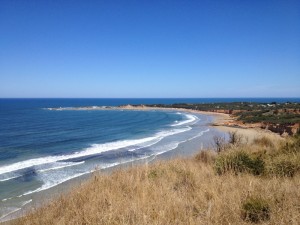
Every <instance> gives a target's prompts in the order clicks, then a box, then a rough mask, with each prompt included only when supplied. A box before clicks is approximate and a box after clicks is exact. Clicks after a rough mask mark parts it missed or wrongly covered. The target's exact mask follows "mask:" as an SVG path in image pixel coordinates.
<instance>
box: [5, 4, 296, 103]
mask: <svg viewBox="0 0 300 225" xmlns="http://www.w3.org/2000/svg"><path fill="white" fill-rule="evenodd" d="M17 97H23V98H47V97H55V98H60V97H62V98H89V97H91V98H180V97H182V98H192V97H195V98H206V97H300V1H299V0H271V1H269V0H264V1H261V0H257V1H256V0H252V1H242V0H231V1H224V0H195V1H193V0H189V1H187V0H153V1H143V0H136V1H133V0H126V1H124V0H120V1H118V0H107V1H102V0H98V1H92V0H91V1H84V0H82V1H79V0H70V1H68V0H64V1H59V0H48V1H41V0H1V1H0V98H17Z"/></svg>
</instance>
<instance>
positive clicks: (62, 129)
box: [0, 99, 300, 219]
mask: <svg viewBox="0 0 300 225" xmlns="http://www.w3.org/2000/svg"><path fill="white" fill-rule="evenodd" d="M299 100H300V99H0V219H1V218H2V219H5V217H6V216H7V215H9V214H11V213H12V212H15V211H17V210H19V209H21V208H22V207H23V206H25V205H26V204H28V203H30V202H31V201H32V197H33V196H34V195H35V194H36V193H39V192H43V191H45V190H48V189H51V188H53V187H55V186H57V185H60V184H62V183H64V182H66V181H68V180H70V179H73V178H76V177H79V176H82V175H84V174H88V173H90V172H92V171H94V170H95V169H96V168H97V169H106V168H112V167H114V166H117V165H122V164H126V163H128V162H136V161H139V160H148V161H151V160H153V159H154V158H155V157H156V156H158V155H160V154H163V153H166V152H169V151H172V150H175V149H178V148H181V149H183V150H185V148H184V147H182V146H183V143H190V145H189V146H192V145H191V144H193V143H194V144H195V145H196V146H198V145H199V143H201V144H202V143H205V140H206V143H208V142H209V139H210V138H211V137H212V133H211V132H212V128H209V127H208V126H207V124H208V123H209V122H210V121H211V119H212V118H211V117H209V116H204V115H193V114H190V113H182V112H181V113H180V112H174V111H159V110H158V111H157V110H152V111H128V110H59V111H56V110H48V108H56V107H80V106H117V105H125V104H160V103H164V104H171V103H179V102H186V103H207V102H232V101H252V102H272V101H277V102H286V101H297V102H299ZM195 148H196V147H195Z"/></svg>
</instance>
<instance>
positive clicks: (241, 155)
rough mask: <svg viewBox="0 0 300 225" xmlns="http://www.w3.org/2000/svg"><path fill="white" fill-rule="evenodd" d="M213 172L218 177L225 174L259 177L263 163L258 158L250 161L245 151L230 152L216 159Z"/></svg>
mask: <svg viewBox="0 0 300 225" xmlns="http://www.w3.org/2000/svg"><path fill="white" fill-rule="evenodd" d="M215 170H216V172H217V174H219V175H220V174H223V173H226V172H234V173H235V174H237V173H242V172H249V173H252V174H254V175H260V174H262V173H263V172H264V161H263V160H262V159H261V158H258V157H256V158H253V159H252V157H251V156H250V155H249V153H246V152H245V151H231V152H229V153H226V154H220V155H219V156H218V157H217V158H216V161H215Z"/></svg>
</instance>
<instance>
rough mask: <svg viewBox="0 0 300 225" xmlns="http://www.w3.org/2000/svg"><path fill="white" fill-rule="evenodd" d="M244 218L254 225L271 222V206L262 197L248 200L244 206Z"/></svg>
mask: <svg viewBox="0 0 300 225" xmlns="http://www.w3.org/2000/svg"><path fill="white" fill-rule="evenodd" d="M242 218H243V219H244V220H246V221H249V222H253V223H258V222H260V221H265V220H269V219H270V207H269V204H268V203H267V202H266V201H265V200H263V199H262V198H260V197H256V198H254V197H251V198H248V199H246V201H245V202H244V203H243V206H242Z"/></svg>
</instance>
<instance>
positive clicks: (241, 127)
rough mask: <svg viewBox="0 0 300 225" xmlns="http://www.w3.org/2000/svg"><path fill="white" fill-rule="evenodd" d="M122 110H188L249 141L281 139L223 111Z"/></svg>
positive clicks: (158, 108) (224, 130)
mask: <svg viewBox="0 0 300 225" xmlns="http://www.w3.org/2000/svg"><path fill="white" fill-rule="evenodd" d="M118 108H119V109H122V110H174V111H182V112H189V113H195V114H204V115H211V116H213V117H214V120H213V122H212V123H211V124H210V126H212V127H214V128H217V129H219V130H220V131H223V132H237V133H238V134H240V135H242V136H243V137H245V139H246V140H247V141H249V142H251V141H252V140H254V139H256V138H259V137H263V136H265V137H268V138H270V139H271V140H274V141H275V140H282V139H283V137H281V136H280V135H279V134H276V133H274V132H271V131H269V130H266V129H261V128H259V127H258V126H257V125H256V124H241V123H240V122H238V121H236V119H235V118H234V117H233V116H230V115H229V114H225V113H218V112H207V111H199V110H192V109H180V108H161V107H148V106H132V105H126V106H120V107H118Z"/></svg>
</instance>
